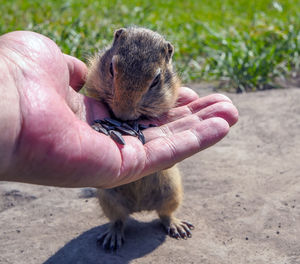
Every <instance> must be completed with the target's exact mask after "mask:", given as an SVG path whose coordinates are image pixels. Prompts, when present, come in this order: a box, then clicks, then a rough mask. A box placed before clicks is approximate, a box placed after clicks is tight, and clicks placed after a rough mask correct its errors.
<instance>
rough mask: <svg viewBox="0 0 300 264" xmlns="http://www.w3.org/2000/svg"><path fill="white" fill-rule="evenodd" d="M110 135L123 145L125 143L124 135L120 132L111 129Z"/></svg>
mask: <svg viewBox="0 0 300 264" xmlns="http://www.w3.org/2000/svg"><path fill="white" fill-rule="evenodd" d="M109 135H110V137H111V138H112V139H113V140H114V141H115V142H117V143H119V144H121V145H125V141H124V138H123V137H122V135H121V133H120V132H118V131H116V130H110V131H109Z"/></svg>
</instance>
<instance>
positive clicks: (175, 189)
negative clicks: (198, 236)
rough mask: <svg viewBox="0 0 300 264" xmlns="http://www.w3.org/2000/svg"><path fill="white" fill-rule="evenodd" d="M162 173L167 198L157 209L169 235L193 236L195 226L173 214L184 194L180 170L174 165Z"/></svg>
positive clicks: (178, 237) (185, 237) (177, 237)
mask: <svg viewBox="0 0 300 264" xmlns="http://www.w3.org/2000/svg"><path fill="white" fill-rule="evenodd" d="M160 174H161V179H163V181H164V182H163V184H164V185H165V188H164V190H165V191H164V195H163V196H164V197H165V198H164V199H163V201H162V204H161V206H160V207H159V208H158V209H157V210H156V211H157V213H158V215H159V217H160V219H161V222H162V224H163V226H164V228H165V229H166V232H167V233H168V235H169V236H171V237H174V238H176V239H180V238H183V239H187V238H189V237H191V236H192V232H191V230H193V229H194V226H193V225H192V224H190V223H188V222H186V221H181V220H179V219H177V218H176V217H174V216H173V213H174V212H175V210H176V209H177V208H178V207H179V205H180V204H181V201H182V196H183V190H182V183H181V176H180V172H179V170H178V168H177V166H174V167H172V168H170V169H168V170H164V171H161V172H160Z"/></svg>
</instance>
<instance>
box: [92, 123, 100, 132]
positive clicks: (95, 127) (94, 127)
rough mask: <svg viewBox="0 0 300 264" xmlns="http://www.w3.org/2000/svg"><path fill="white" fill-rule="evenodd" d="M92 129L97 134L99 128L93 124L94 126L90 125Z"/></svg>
mask: <svg viewBox="0 0 300 264" xmlns="http://www.w3.org/2000/svg"><path fill="white" fill-rule="evenodd" d="M92 129H94V130H96V131H97V132H99V127H98V126H97V125H96V124H95V125H92Z"/></svg>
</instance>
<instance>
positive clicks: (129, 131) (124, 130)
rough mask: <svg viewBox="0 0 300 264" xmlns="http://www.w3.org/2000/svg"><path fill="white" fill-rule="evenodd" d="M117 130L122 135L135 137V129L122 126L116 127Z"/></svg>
mask: <svg viewBox="0 0 300 264" xmlns="http://www.w3.org/2000/svg"><path fill="white" fill-rule="evenodd" d="M116 129H117V130H119V131H120V132H121V133H122V134H123V135H129V136H133V137H136V136H137V135H136V133H135V131H134V130H133V129H132V128H131V129H127V128H124V127H116Z"/></svg>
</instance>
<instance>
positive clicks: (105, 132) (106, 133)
mask: <svg viewBox="0 0 300 264" xmlns="http://www.w3.org/2000/svg"><path fill="white" fill-rule="evenodd" d="M99 132H101V133H103V134H105V135H106V136H108V132H107V130H106V129H105V128H104V127H100V128H99Z"/></svg>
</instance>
